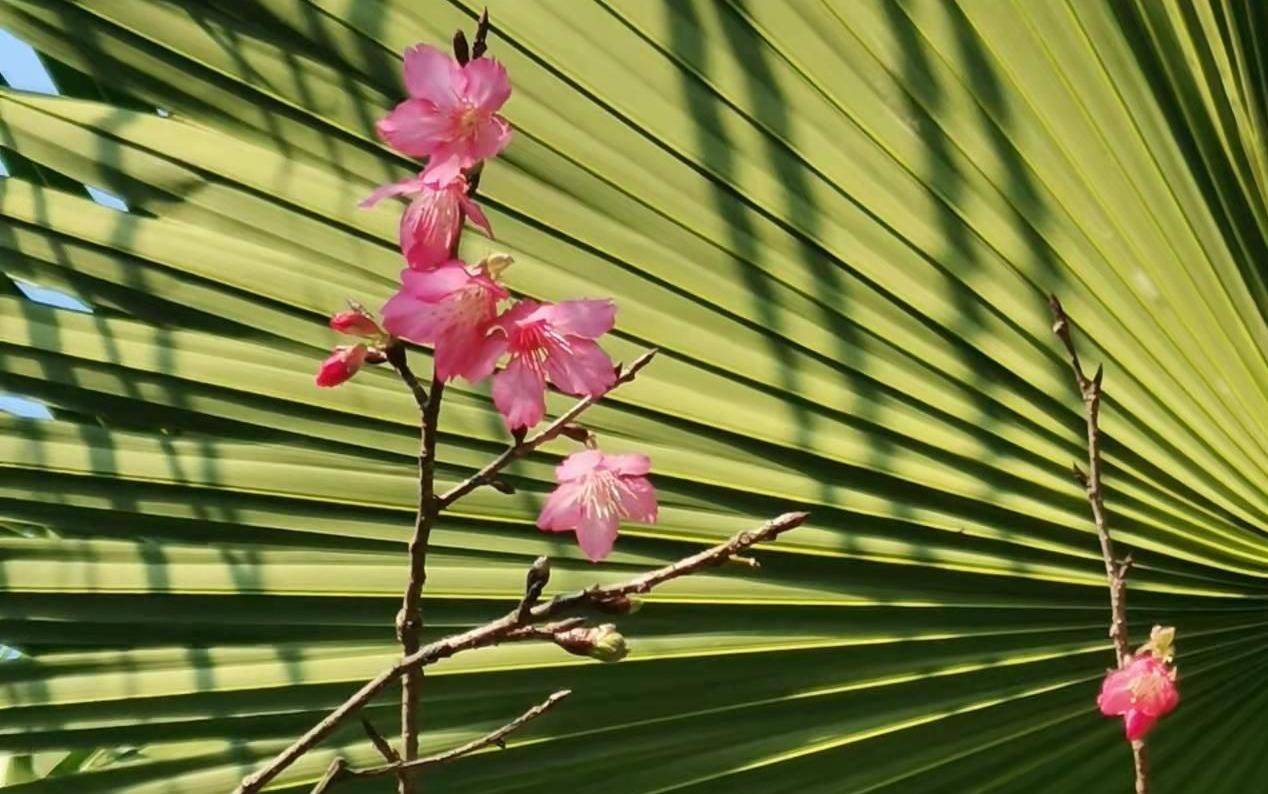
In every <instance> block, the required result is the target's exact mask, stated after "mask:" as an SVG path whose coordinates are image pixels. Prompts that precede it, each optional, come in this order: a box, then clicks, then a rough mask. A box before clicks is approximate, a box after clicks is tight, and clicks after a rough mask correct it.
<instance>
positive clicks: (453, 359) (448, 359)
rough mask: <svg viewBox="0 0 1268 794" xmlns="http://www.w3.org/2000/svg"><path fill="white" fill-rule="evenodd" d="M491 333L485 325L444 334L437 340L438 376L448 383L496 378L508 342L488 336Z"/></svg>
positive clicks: (474, 381) (472, 326)
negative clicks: (458, 380)
mask: <svg viewBox="0 0 1268 794" xmlns="http://www.w3.org/2000/svg"><path fill="white" fill-rule="evenodd" d="M491 315H492V312H490V317H489V320H490V321H492V316H491ZM488 330H489V329H488V324H487V323H481V324H474V325H464V326H460V327H458V328H455V329H454V330H453V331H452V332H449V333H441V334H440V335H439V336H438V337H437V339H436V376H437V377H439V378H440V379H441V380H445V381H449V380H453V379H454V378H465V379H466V380H467V381H469V382H471V383H478V382H479V381H482V380H484V379H485V378H487V377H489V376H490V375H492V374H493V368H494V367H495V366H496V365H497V361H498V359H499V358H500V357H501V356H502V353H503V352H505V350H506V339H505V337H502V336H501V335H498V336H492V337H491V336H488Z"/></svg>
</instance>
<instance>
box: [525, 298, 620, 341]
mask: <svg viewBox="0 0 1268 794" xmlns="http://www.w3.org/2000/svg"><path fill="white" fill-rule="evenodd" d="M537 318H541V319H544V320H546V321H548V322H549V323H550V324H551V325H553V326H554V327H555V330H556V331H558V332H559V333H561V334H564V335H565V336H584V337H585V338H587V339H598V338H599V337H600V336H603V335H604V334H606V333H607V332H608V331H611V330H612V326H613V325H615V324H616V304H615V303H613V302H612V300H611V299H610V298H603V299H601V300H576V301H563V302H561V303H553V304H547V305H545V306H542V307H541V309H540V310H539V311H538V312H537V314H536V315H535V316H534V318H533V319H537Z"/></svg>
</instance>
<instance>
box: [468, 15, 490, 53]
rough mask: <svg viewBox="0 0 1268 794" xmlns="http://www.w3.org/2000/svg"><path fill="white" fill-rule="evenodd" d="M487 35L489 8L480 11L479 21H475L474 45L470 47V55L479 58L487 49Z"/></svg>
mask: <svg viewBox="0 0 1268 794" xmlns="http://www.w3.org/2000/svg"><path fill="white" fill-rule="evenodd" d="M488 36H489V9H488V8H485V9H484V11H482V12H481V13H480V21H479V22H477V23H476V32H475V45H474V46H473V47H472V48H471V57H473V58H479V57H480V56H481V55H484V53H485V52H486V51H487V50H488V49H489V45H488V43H487V41H486V39H488Z"/></svg>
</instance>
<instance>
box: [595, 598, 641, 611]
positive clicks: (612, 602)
mask: <svg viewBox="0 0 1268 794" xmlns="http://www.w3.org/2000/svg"><path fill="white" fill-rule="evenodd" d="M594 607H595V609H597V610H599V611H600V612H606V613H608V614H609V615H633V614H634V613H635V612H637V611H639V610H640V609H642V608H643V599H641V598H630V597H629V596H616V597H615V598H606V599H604V600H602V601H599V602H598V603H596V604H595V605H594Z"/></svg>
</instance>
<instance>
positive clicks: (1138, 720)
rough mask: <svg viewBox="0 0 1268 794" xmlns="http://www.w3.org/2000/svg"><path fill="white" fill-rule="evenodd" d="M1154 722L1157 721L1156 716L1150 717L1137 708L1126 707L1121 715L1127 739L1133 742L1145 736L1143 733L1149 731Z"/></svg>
mask: <svg viewBox="0 0 1268 794" xmlns="http://www.w3.org/2000/svg"><path fill="white" fill-rule="evenodd" d="M1156 722H1158V718H1157V717H1152V716H1150V715H1148V714H1146V713H1145V712H1143V711H1141V710H1139V709H1128V711H1127V713H1126V714H1124V715H1123V729H1124V731H1125V732H1126V733H1127V741H1129V742H1134V741H1136V740H1138V739H1143V738H1145V734H1147V733H1149V731H1150V729H1152V728H1153V727H1154V723H1156Z"/></svg>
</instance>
